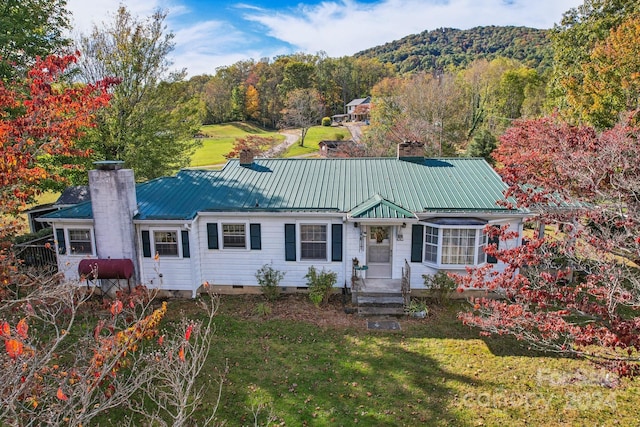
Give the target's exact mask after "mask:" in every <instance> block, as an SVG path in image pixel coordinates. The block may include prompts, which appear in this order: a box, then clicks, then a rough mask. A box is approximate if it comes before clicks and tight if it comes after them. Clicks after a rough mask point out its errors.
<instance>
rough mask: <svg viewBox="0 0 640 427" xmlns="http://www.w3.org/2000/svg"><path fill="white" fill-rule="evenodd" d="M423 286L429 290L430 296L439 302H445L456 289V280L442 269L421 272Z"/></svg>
mask: <svg viewBox="0 0 640 427" xmlns="http://www.w3.org/2000/svg"><path fill="white" fill-rule="evenodd" d="M422 278H423V279H424V286H425V287H426V288H428V289H430V290H431V297H432V298H433V299H434V300H435V301H436V302H437V303H439V304H443V303H447V302H449V300H450V299H451V295H452V294H453V293H454V292H455V290H456V287H457V285H456V282H455V280H453V279H452V278H451V277H449V275H448V274H447V273H445V272H444V271H438V272H437V273H436V274H423V275H422Z"/></svg>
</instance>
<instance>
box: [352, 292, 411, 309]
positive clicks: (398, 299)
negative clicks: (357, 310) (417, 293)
mask: <svg viewBox="0 0 640 427" xmlns="http://www.w3.org/2000/svg"><path fill="white" fill-rule="evenodd" d="M403 304H404V298H402V296H384V297H380V296H368V295H367V296H360V295H358V305H400V306H402V305H403Z"/></svg>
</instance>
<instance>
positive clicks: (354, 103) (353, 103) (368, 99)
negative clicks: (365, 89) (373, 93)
mask: <svg viewBox="0 0 640 427" xmlns="http://www.w3.org/2000/svg"><path fill="white" fill-rule="evenodd" d="M370 102H371V97H370V96H367V97H366V98H356V99H353V100H351V102H349V103H348V104H347V107H355V106H357V105H361V104H368V103H370Z"/></svg>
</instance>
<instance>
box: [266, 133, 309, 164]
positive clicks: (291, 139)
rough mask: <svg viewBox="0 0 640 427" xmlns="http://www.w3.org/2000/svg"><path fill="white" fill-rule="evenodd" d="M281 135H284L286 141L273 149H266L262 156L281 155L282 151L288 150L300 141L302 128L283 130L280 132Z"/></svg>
mask: <svg viewBox="0 0 640 427" xmlns="http://www.w3.org/2000/svg"><path fill="white" fill-rule="evenodd" d="M280 135H284V141H283V142H281V143H280V144H278V145H276V146H275V147H273V148H272V149H270V150H268V151H265V152H264V153H262V155H261V156H260V157H265V158H272V157H278V156H280V155H281V154H282V153H284V152H285V151H287V149H288V148H289V147H291V146H292V145H293V144H295V143H296V142H298V140H299V139H300V129H287V130H283V131H282V132H280Z"/></svg>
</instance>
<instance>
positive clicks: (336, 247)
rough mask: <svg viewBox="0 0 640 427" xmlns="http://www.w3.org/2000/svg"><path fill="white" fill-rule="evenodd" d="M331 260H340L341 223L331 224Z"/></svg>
mask: <svg viewBox="0 0 640 427" xmlns="http://www.w3.org/2000/svg"><path fill="white" fill-rule="evenodd" d="M331 261H342V224H332V225H331Z"/></svg>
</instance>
